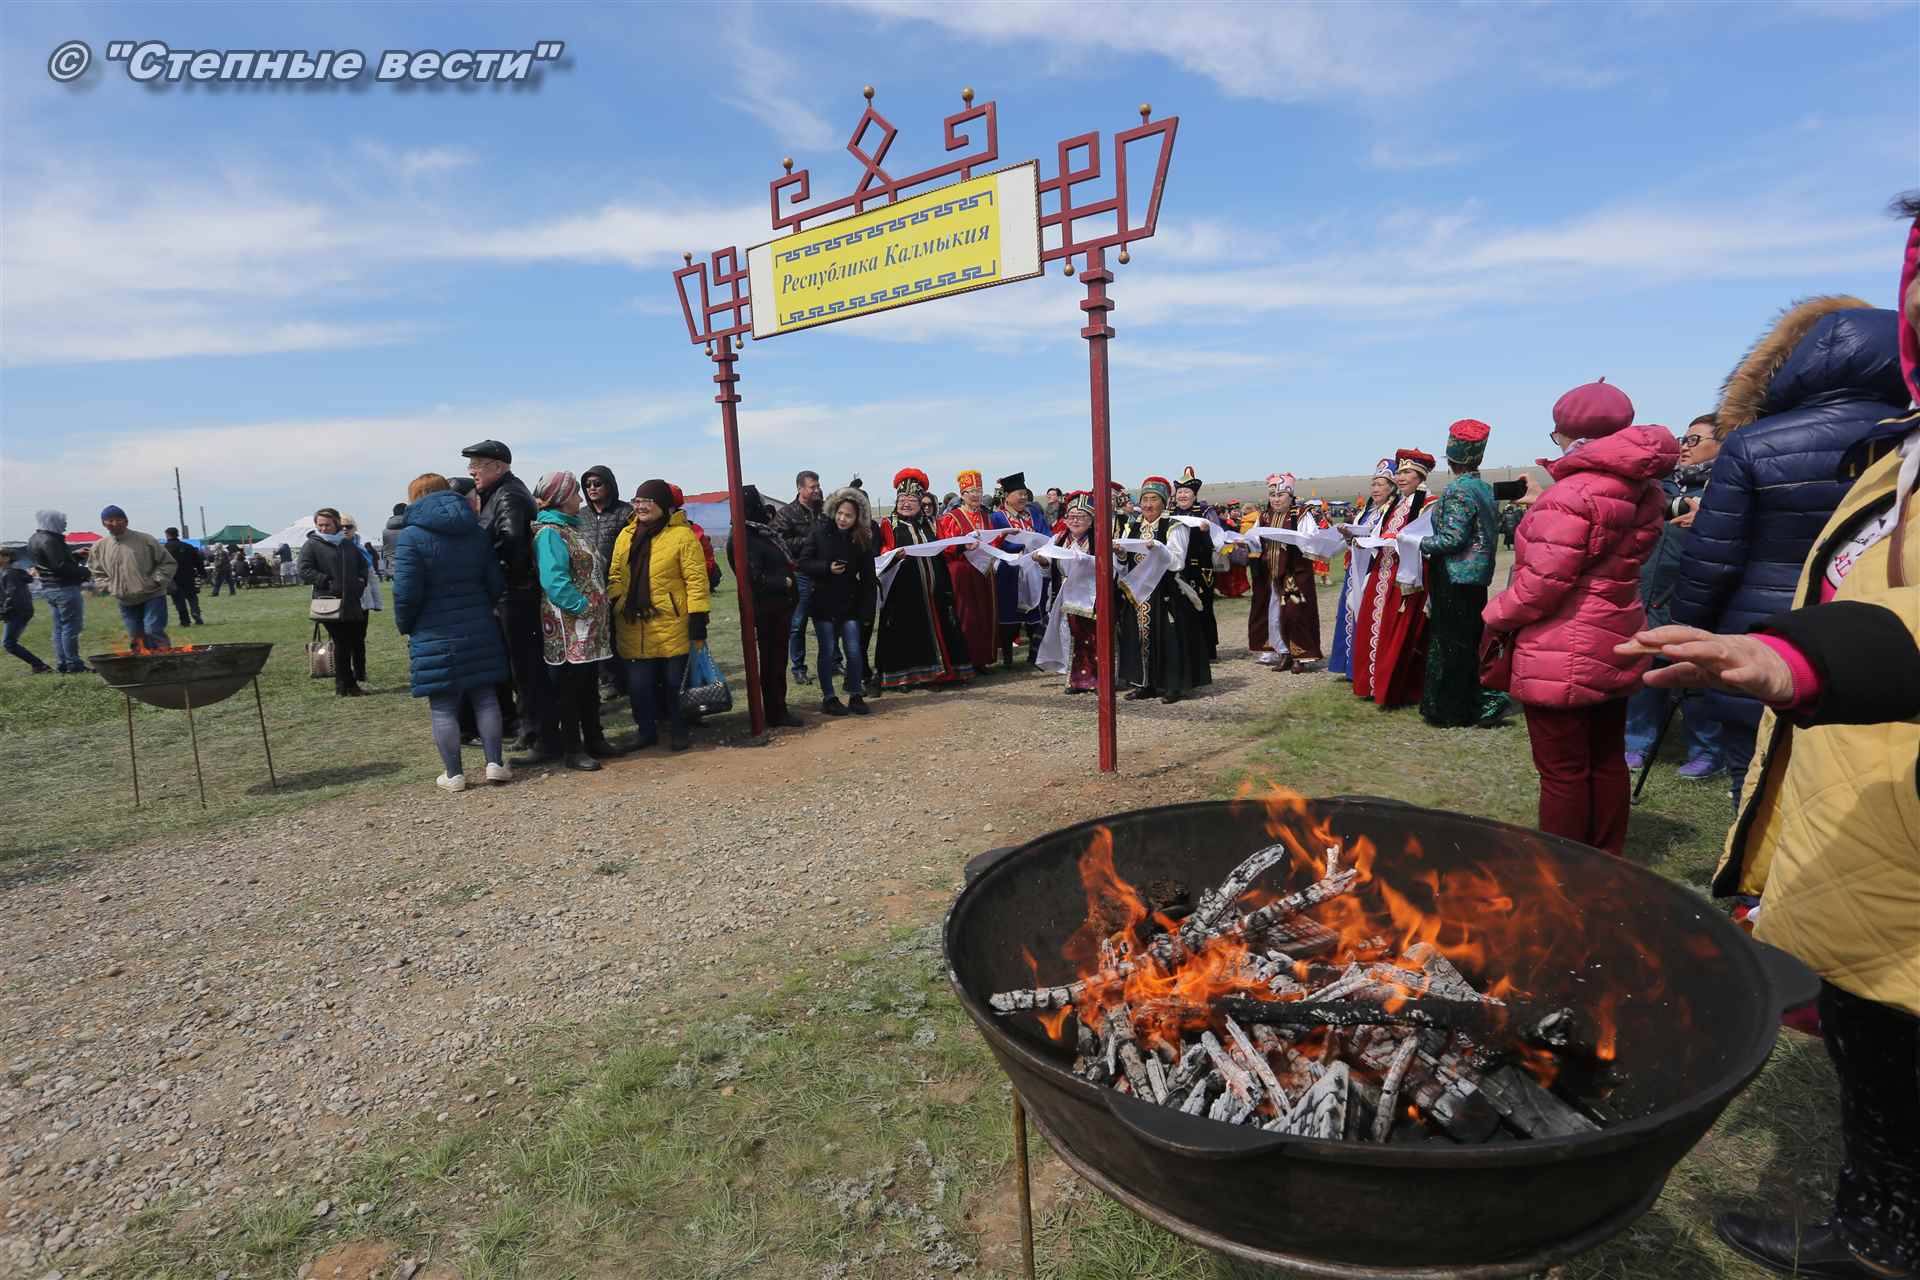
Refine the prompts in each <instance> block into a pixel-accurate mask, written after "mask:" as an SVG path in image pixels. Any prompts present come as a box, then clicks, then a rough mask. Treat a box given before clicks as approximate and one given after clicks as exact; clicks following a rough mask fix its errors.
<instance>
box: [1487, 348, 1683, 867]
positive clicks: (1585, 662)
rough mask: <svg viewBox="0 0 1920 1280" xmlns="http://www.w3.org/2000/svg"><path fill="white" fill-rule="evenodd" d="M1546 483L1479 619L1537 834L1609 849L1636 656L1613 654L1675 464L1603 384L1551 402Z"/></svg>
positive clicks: (1622, 837)
mask: <svg viewBox="0 0 1920 1280" xmlns="http://www.w3.org/2000/svg"><path fill="white" fill-rule="evenodd" d="M1553 441H1554V443H1555V444H1557V445H1559V446H1560V448H1561V450H1562V454H1561V456H1560V457H1558V458H1554V459H1551V460H1548V459H1542V460H1541V465H1542V466H1544V467H1545V468H1546V469H1547V474H1549V475H1551V476H1552V477H1553V479H1554V481H1555V483H1554V485H1553V487H1552V488H1550V489H1548V490H1547V491H1546V493H1545V494H1544V495H1543V496H1542V497H1541V498H1540V500H1539V501H1538V502H1536V503H1534V505H1533V508H1532V510H1530V511H1528V512H1527V515H1526V518H1525V519H1523V520H1522V521H1521V522H1520V528H1519V531H1518V533H1517V535H1516V539H1515V541H1516V547H1515V554H1514V566H1513V576H1512V578H1511V579H1510V580H1509V582H1508V585H1507V589H1506V590H1505V591H1503V592H1501V593H1500V595H1499V596H1498V598H1496V599H1495V600H1494V601H1493V602H1492V603H1491V604H1489V605H1488V606H1487V608H1486V612H1485V613H1484V614H1482V615H1481V616H1482V618H1483V619H1484V621H1485V622H1486V625H1487V630H1488V631H1490V632H1497V633H1503V634H1505V635H1508V636H1510V637H1511V638H1512V646H1513V674H1512V678H1511V683H1510V684H1509V686H1508V692H1510V693H1511V694H1512V695H1513V696H1514V698H1515V699H1517V700H1518V701H1519V702H1520V703H1521V704H1522V705H1523V706H1524V707H1525V708H1526V713H1527V736H1528V738H1529V739H1530V740H1531V742H1532V744H1533V763H1534V766H1535V767H1536V768H1538V769H1539V770H1540V829H1541V830H1542V831H1545V832H1548V833H1549V834H1552V835H1559V836H1567V837H1569V838H1571V839H1574V840H1579V841H1581V842H1582V843H1585V844H1590V845H1593V846H1594V847H1595V848H1598V849H1605V850H1606V851H1607V852H1608V853H1611V854H1615V855H1616V856H1617V855H1619V854H1620V853H1621V852H1622V851H1624V849H1625V848H1626V843H1627V809H1628V781H1627V755H1626V752H1627V747H1626V734H1627V701H1626V700H1627V696H1628V695H1629V694H1631V693H1632V692H1633V691H1634V690H1635V689H1637V688H1639V687H1640V676H1641V674H1642V673H1643V672H1644V671H1645V670H1646V669H1647V666H1648V664H1649V660H1648V659H1647V658H1645V657H1638V658H1636V657H1631V656H1627V655H1622V654H1618V653H1616V652H1614V649H1615V646H1617V645H1619V644H1621V643H1622V642H1624V641H1626V640H1629V639H1631V638H1632V637H1633V635H1634V633H1635V632H1637V631H1639V630H1640V628H1641V626H1642V624H1643V623H1644V622H1645V620H1646V610H1645V608H1644V606H1643V605H1642V604H1641V601H1640V568H1641V566H1642V565H1644V564H1645V563H1646V561H1647V557H1648V556H1649V555H1651V554H1652V553H1653V545H1654V543H1655V542H1656V541H1658V540H1659V537H1660V528H1661V525H1662V523H1663V522H1664V520H1665V518H1666V499H1665V496H1664V494H1663V493H1662V491H1661V489H1660V484H1659V480H1660V478H1661V477H1662V476H1664V475H1666V474H1667V473H1668V472H1670V471H1672V470H1673V468H1674V465H1675V464H1676V463H1677V462H1678V461H1679V459H1680V444H1679V442H1678V441H1677V440H1675V439H1674V438H1673V433H1672V432H1671V431H1668V430H1667V429H1666V428H1665V427H1657V426H1634V425H1633V402H1632V401H1631V400H1628V399H1627V397H1626V395H1625V394H1624V393H1622V392H1621V390H1620V389H1619V388H1618V387H1613V386H1609V385H1608V384H1607V382H1606V380H1605V379H1602V380H1601V381H1599V382H1591V383H1588V384H1587V385H1586V386H1583V387H1575V388H1574V389H1573V390H1572V391H1569V392H1567V394H1565V395H1564V396H1561V397H1560V399H1559V401H1558V402H1557V403H1555V405H1554V406H1553Z"/></svg>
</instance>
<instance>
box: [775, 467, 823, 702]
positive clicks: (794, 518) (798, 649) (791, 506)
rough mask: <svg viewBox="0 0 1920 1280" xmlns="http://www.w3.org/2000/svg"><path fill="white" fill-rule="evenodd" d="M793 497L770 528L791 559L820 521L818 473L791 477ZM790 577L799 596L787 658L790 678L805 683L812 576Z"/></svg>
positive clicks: (821, 493) (796, 556)
mask: <svg viewBox="0 0 1920 1280" xmlns="http://www.w3.org/2000/svg"><path fill="white" fill-rule="evenodd" d="M793 489H794V494H793V501H792V502H789V503H788V504H787V505H786V506H784V507H782V508H781V509H780V513H779V514H778V515H776V516H775V517H774V518H773V521H772V528H773V531H774V533H775V534H777V535H778V536H779V538H780V541H781V543H782V544H783V545H784V546H785V547H786V549H787V555H788V556H789V557H791V558H792V559H793V560H794V561H796V562H797V561H798V560H799V559H800V555H801V553H802V552H803V551H805V550H806V547H807V539H808V538H810V537H812V536H813V526H814V525H816V524H818V523H820V520H821V514H820V513H821V509H822V508H823V507H824V506H825V505H826V496H825V494H824V492H823V491H822V490H821V488H820V475H819V473H818V472H815V471H802V472H801V473H800V474H799V475H797V476H795V477H794V478H793ZM794 581H795V582H796V583H798V584H799V591H800V594H799V598H798V599H797V600H796V601H795V602H794V606H793V620H792V622H791V624H790V628H791V629H790V630H789V632H788V634H787V661H788V662H789V663H790V664H791V665H792V667H793V678H794V680H795V681H796V682H798V683H800V684H806V683H807V681H808V676H807V602H808V601H809V600H811V599H812V598H813V580H812V579H811V578H809V577H807V575H806V574H804V573H801V574H796V575H795V577H794Z"/></svg>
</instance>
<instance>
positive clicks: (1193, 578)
mask: <svg viewBox="0 0 1920 1280" xmlns="http://www.w3.org/2000/svg"><path fill="white" fill-rule="evenodd" d="M1200 485H1201V480H1200V477H1199V476H1197V475H1195V474H1194V471H1193V468H1192V467H1188V468H1187V469H1186V470H1185V471H1182V472H1181V473H1180V482H1179V483H1178V484H1176V485H1175V486H1174V488H1173V508H1172V509H1171V510H1170V511H1169V512H1168V514H1169V515H1176V516H1194V517H1197V518H1199V519H1201V520H1205V521H1206V522H1207V525H1208V532H1207V555H1206V559H1204V560H1199V561H1196V560H1193V559H1192V558H1189V559H1188V561H1187V563H1186V564H1185V565H1184V566H1183V567H1182V568H1181V569H1180V576H1181V577H1182V578H1184V579H1185V580H1186V582H1187V585H1188V586H1190V587H1192V588H1193V589H1194V591H1195V593H1197V594H1198V595H1199V597H1200V614H1201V619H1202V632H1203V634H1204V635H1205V637H1206V642H1207V649H1206V653H1207V661H1208V662H1212V661H1213V660H1214V659H1215V658H1217V657H1219V656H1220V619H1219V618H1218V617H1217V616H1216V615H1215V614H1214V611H1213V543H1214V538H1213V535H1212V532H1211V530H1212V529H1214V528H1217V527H1219V526H1220V519H1219V517H1218V516H1217V515H1216V514H1215V513H1214V510H1213V507H1212V506H1211V505H1209V504H1208V503H1205V502H1202V501H1200ZM1182 497H1184V498H1185V499H1186V501H1187V503H1188V505H1186V506H1184V507H1183V506H1181V505H1180V501H1181V499H1182ZM1189 528H1191V526H1189ZM1200 533H1201V531H1200V530H1198V529H1195V530H1194V531H1193V534H1192V535H1191V538H1190V540H1192V539H1197V538H1198V537H1199V535H1200Z"/></svg>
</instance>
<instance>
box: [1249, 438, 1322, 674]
mask: <svg viewBox="0 0 1920 1280" xmlns="http://www.w3.org/2000/svg"><path fill="white" fill-rule="evenodd" d="M1293 484H1294V481H1293V475H1292V474H1291V473H1288V474H1285V475H1271V476H1268V477H1267V492H1268V494H1269V495H1270V496H1269V497H1268V499H1267V504H1266V505H1265V506H1264V507H1262V508H1261V509H1260V513H1259V517H1258V520H1257V522H1256V525H1255V527H1259V526H1263V525H1264V526H1266V527H1268V528H1276V527H1277V528H1288V529H1294V530H1296V531H1298V532H1301V533H1312V532H1314V531H1316V530H1317V529H1318V528H1319V527H1320V526H1319V524H1318V522H1317V521H1315V520H1314V518H1313V515H1312V513H1311V512H1308V511H1306V510H1305V509H1303V508H1301V507H1297V506H1295V505H1293ZM1281 493H1284V494H1285V495H1286V496H1287V503H1288V505H1287V510H1286V511H1285V512H1283V513H1280V514H1278V515H1276V514H1275V512H1274V510H1273V502H1274V498H1275V497H1277V496H1278V495H1279V494H1281ZM1252 569H1253V600H1252V602H1251V603H1252V607H1251V609H1250V610H1249V611H1248V613H1247V649H1248V651H1249V652H1251V653H1252V654H1253V655H1254V659H1255V661H1257V662H1261V663H1263V664H1265V665H1267V666H1270V667H1273V668H1274V669H1275V670H1278V671H1288V670H1293V669H1296V668H1297V669H1299V670H1302V671H1307V670H1312V666H1311V664H1312V663H1315V662H1318V661H1319V660H1320V659H1321V657H1322V656H1323V655H1322V654H1321V651H1320V600H1319V595H1318V593H1317V591H1316V590H1315V588H1314V581H1313V561H1312V559H1311V558H1310V557H1309V556H1308V555H1307V554H1306V553H1305V552H1304V551H1302V550H1300V548H1298V547H1296V546H1292V545H1290V544H1288V543H1285V542H1267V541H1263V542H1262V543H1261V544H1260V546H1259V549H1258V550H1257V551H1256V552H1255V553H1254V559H1253V561H1252Z"/></svg>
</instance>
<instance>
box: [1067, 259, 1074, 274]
mask: <svg viewBox="0 0 1920 1280" xmlns="http://www.w3.org/2000/svg"><path fill="white" fill-rule="evenodd" d="M1066 274H1068V275H1072V274H1073V261H1072V259H1068V261H1067V268H1066Z"/></svg>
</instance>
